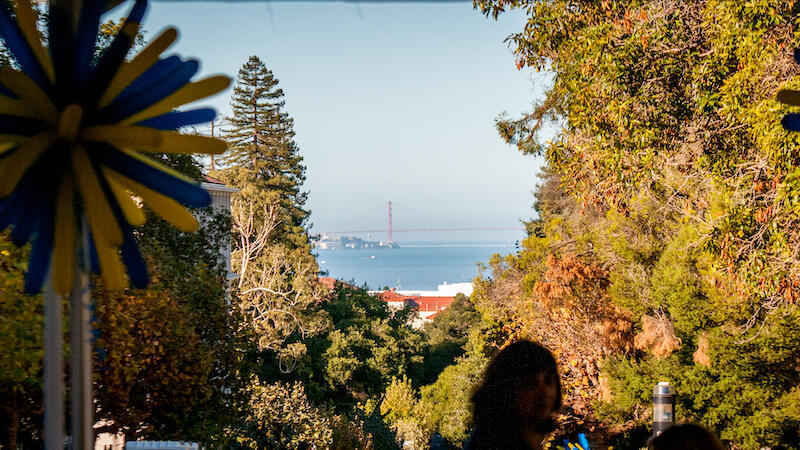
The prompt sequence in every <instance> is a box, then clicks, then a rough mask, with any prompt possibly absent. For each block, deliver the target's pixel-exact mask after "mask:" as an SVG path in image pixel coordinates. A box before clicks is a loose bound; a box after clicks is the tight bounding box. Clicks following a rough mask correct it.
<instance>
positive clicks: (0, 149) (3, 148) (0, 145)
mask: <svg viewBox="0 0 800 450" xmlns="http://www.w3.org/2000/svg"><path fill="white" fill-rule="evenodd" d="M17 144H18V143H17V142H0V156H2V155H4V154H5V153H6V152H7V151H9V150H11V149H12V148H15V147H16V146H17Z"/></svg>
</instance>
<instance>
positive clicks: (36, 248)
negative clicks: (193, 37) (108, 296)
mask: <svg viewBox="0 0 800 450" xmlns="http://www.w3.org/2000/svg"><path fill="white" fill-rule="evenodd" d="M0 2H2V5H0V37H2V39H3V41H4V43H5V45H6V47H7V48H8V50H9V51H10V53H11V55H12V57H13V63H12V67H5V68H3V69H2V70H0V229H5V228H8V227H9V226H10V227H11V238H12V240H13V241H14V242H15V243H16V244H18V245H23V244H25V243H26V242H29V241H32V242H33V246H32V249H31V255H30V260H29V264H28V272H27V274H26V279H25V288H26V290H27V291H28V292H38V291H40V290H41V287H42V285H43V283H44V279H45V276H46V273H47V271H48V268H51V269H52V277H53V285H54V289H55V290H56V292H58V293H61V294H66V293H67V292H69V290H70V288H71V285H72V280H73V276H74V275H73V273H74V270H76V256H75V255H76V254H77V253H76V252H77V251H78V250H77V247H78V244H77V243H78V242H80V240H79V239H78V235H79V234H78V233H80V230H81V223H82V222H83V220H82V217H85V218H86V220H85V222H86V223H88V229H89V233H90V239H89V245H90V248H91V249H90V255H89V258H88V259H89V260H90V264H89V265H90V266H91V268H92V269H93V271H94V272H96V273H100V275H101V276H102V277H103V280H104V283H105V284H106V285H107V287H109V288H110V289H122V288H124V287H125V286H126V281H125V268H127V273H128V278H129V280H130V283H131V285H133V286H135V287H143V286H145V285H147V283H148V275H147V269H146V267H145V262H144V260H143V258H142V255H141V253H140V252H139V249H138V247H137V244H136V241H135V239H134V236H133V231H132V230H133V227H135V226H139V225H141V224H143V223H144V221H145V215H144V213H143V212H142V210H141V203H142V202H143V203H144V204H145V205H147V206H148V207H149V208H150V209H151V210H152V211H154V212H155V213H156V214H158V215H160V216H162V217H163V218H165V219H166V220H168V221H169V222H171V223H172V224H174V225H175V226H176V227H178V228H179V229H181V230H184V231H193V230H194V229H195V228H196V227H197V221H196V220H195V218H194V217H193V216H192V215H191V213H190V212H189V211H187V210H186V209H185V208H184V207H183V206H189V207H202V206H207V205H208V204H209V203H210V197H209V194H208V193H207V192H206V191H204V190H203V189H201V188H200V187H199V186H198V185H197V184H196V183H194V182H192V181H191V180H189V179H186V178H184V177H183V176H182V175H180V174H178V173H176V172H175V171H173V170H171V169H170V168H168V167H165V166H163V165H161V164H159V163H157V162H155V161H154V160H152V159H150V158H148V157H146V156H144V155H143V154H141V153H140V152H142V151H144V152H163V153H195V152H199V153H208V154H218V153H222V152H223V151H224V150H225V148H226V146H225V144H224V142H222V141H220V140H217V139H213V138H208V137H203V136H190V135H183V134H179V133H178V132H177V131H175V130H178V129H179V128H181V127H184V126H188V125H195V124H199V123H205V122H208V121H211V120H213V119H214V116H215V112H214V110H212V109H208V108H201V109H194V110H188V111H178V110H177V108H178V107H180V106H182V105H184V104H187V103H191V102H194V101H197V100H200V99H202V98H205V97H207V96H209V95H213V94H215V93H217V92H220V91H222V90H224V89H225V88H227V86H228V84H229V83H230V80H229V79H228V78H227V77H224V76H214V77H210V78H206V79H203V80H200V81H197V82H191V81H190V80H191V78H192V77H193V76H194V75H195V73H196V72H197V70H198V63H197V61H194V60H181V59H180V58H179V57H177V56H170V57H165V58H162V57H161V54H162V53H163V52H164V51H165V50H166V49H167V48H168V47H169V46H170V45H171V44H172V43H173V42H174V41H175V39H176V38H177V31H176V30H175V29H174V28H170V29H167V30H166V31H164V32H163V33H162V34H161V35H159V36H158V37H156V38H155V39H153V41H152V42H151V43H150V44H149V45H148V46H147V47H145V48H144V49H143V50H142V51H141V52H139V53H138V54H137V55H136V56H134V57H133V58H130V59H126V57H127V55H128V53H129V52H130V50H131V48H132V46H133V43H134V40H135V37H136V35H137V33H138V31H139V23H140V21H141V20H142V17H143V16H144V13H145V10H146V8H147V1H146V0H136V1H135V3H134V5H133V7H132V8H131V10H130V12H129V13H128V16H127V19H126V20H125V21H124V23H123V25H122V27H121V29H120V31H119V32H118V33H117V35H116V36H115V37H114V39H113V40H112V41H111V43H110V44H109V45H108V46H107V47H106V48H104V49H102V50H101V51H99V54H98V52H97V37H98V32H99V27H100V21H101V18H102V16H103V14H104V13H105V12H107V10H108V9H109V8H110V7H112V6H114V5H116V4H117V3H118V2H116V1H114V0H112V1H107V0H83V1H80V0H74V1H73V2H71V4H70V5H71V6H72V7H73V10H74V11H76V12H77V14H76V16H77V17H75V19H74V20H73V19H72V17H73V16H72V15H71V14H67V13H66V12H65V11H64V10H62V9H60V8H59V7H58V6H57V4H55V5H54V4H53V2H51V5H50V9H49V15H48V21H47V29H46V30H45V32H44V34H45V35H46V39H45V41H46V42H48V43H49V49H48V48H46V47H44V46H43V44H42V41H41V40H40V32H39V30H38V29H37V26H36V23H37V10H36V9H34V8H33V7H32V6H31V4H30V0H16V1H15V4H16V6H15V8H13V11H12V8H11V7H10V6H9V5H8V4H7V3H6V0H0ZM139 200H141V201H139ZM181 205H183V206H181Z"/></svg>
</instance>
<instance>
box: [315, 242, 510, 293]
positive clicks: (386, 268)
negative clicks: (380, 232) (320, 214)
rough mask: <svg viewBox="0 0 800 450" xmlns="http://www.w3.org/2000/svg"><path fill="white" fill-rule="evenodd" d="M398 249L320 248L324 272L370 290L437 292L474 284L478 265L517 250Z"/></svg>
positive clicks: (464, 245)
mask: <svg viewBox="0 0 800 450" xmlns="http://www.w3.org/2000/svg"><path fill="white" fill-rule="evenodd" d="M398 244H399V245H400V248H395V249H376V248H369V249H342V250H322V249H316V250H315V253H316V254H317V255H318V257H317V260H318V261H319V267H320V270H324V271H327V272H328V276H331V277H334V278H336V279H339V280H342V281H348V282H349V281H354V282H355V284H357V285H362V284H364V283H366V284H367V286H368V287H369V288H370V289H375V290H377V289H382V288H384V287H396V288H398V289H401V290H421V291H422V290H436V286H437V285H439V284H442V283H443V282H447V283H462V282H470V281H472V280H473V279H474V278H475V277H476V276H477V275H478V266H477V263H478V262H482V263H488V261H489V259H490V258H491V256H492V255H493V254H495V253H500V254H503V255H505V254H509V253H513V252H514V251H515V247H516V244H515V242H514V241H464V242H441V243H436V242H398Z"/></svg>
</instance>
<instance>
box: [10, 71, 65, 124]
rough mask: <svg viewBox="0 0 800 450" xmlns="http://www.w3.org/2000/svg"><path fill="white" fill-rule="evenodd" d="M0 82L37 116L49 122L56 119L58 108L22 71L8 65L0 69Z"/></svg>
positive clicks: (54, 121)
mask: <svg viewBox="0 0 800 450" xmlns="http://www.w3.org/2000/svg"><path fill="white" fill-rule="evenodd" d="M0 82H2V83H3V84H4V85H6V87H8V88H9V89H11V91H13V92H14V93H15V94H17V95H18V96H19V99H20V100H21V101H22V102H23V103H25V104H27V105H28V106H29V107H30V108H31V109H33V110H34V111H36V114H37V115H38V117H39V118H41V119H43V120H46V121H48V122H50V123H53V124H54V123H56V121H57V120H58V109H56V106H55V105H54V104H53V102H51V101H50V98H49V97H48V96H47V94H45V93H44V91H42V89H41V88H39V85H37V84H36V83H35V82H34V81H33V80H31V79H30V78H28V77H27V76H26V75H25V74H24V73H22V72H17V71H16V70H14V69H10V68H8V67H6V68H3V69H2V70H0Z"/></svg>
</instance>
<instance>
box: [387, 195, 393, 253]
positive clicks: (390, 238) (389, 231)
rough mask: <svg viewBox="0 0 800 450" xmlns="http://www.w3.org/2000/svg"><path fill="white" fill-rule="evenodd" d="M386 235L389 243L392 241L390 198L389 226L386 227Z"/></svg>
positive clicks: (390, 207) (390, 203)
mask: <svg viewBox="0 0 800 450" xmlns="http://www.w3.org/2000/svg"><path fill="white" fill-rule="evenodd" d="M386 235H387V237H388V240H389V243H390V244H391V243H392V201H391V200H389V227H388V228H387V229H386Z"/></svg>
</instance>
